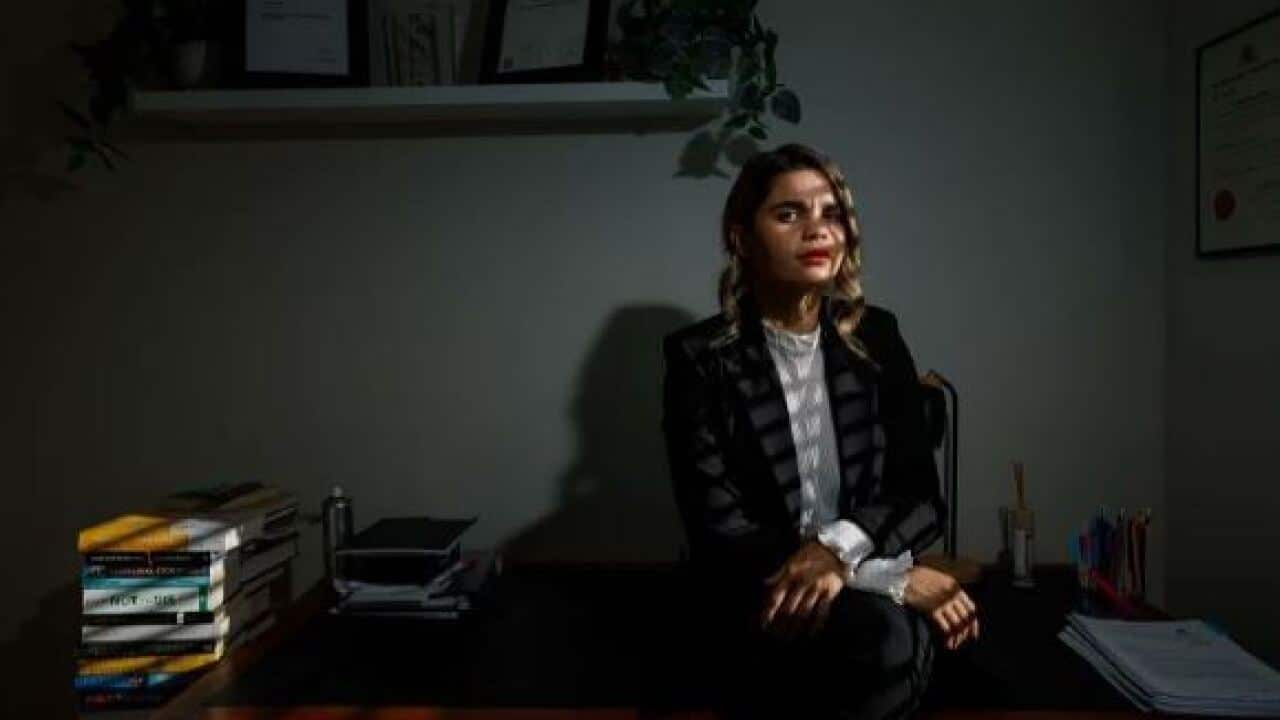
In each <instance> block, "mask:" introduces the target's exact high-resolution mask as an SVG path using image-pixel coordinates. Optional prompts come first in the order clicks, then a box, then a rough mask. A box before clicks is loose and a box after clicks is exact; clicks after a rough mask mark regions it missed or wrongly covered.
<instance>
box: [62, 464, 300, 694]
mask: <svg viewBox="0 0 1280 720" xmlns="http://www.w3.org/2000/svg"><path fill="white" fill-rule="evenodd" d="M297 511H298V502H297V498H296V497H295V496H293V495H292V494H290V493H287V492H284V491H282V490H280V489H278V488H274V487H270V486H265V485H263V484H261V483H242V484H238V485H230V486H227V485H223V486H218V487H215V488H209V489H203V490H195V491H189V492H183V493H178V494H176V495H172V496H169V497H168V498H165V499H164V500H163V501H162V502H161V503H160V504H159V505H158V506H157V507H156V508H153V509H152V510H148V511H147V512H145V513H138V514H129V515H122V516H119V517H116V518H113V519H111V520H108V521H106V522H103V523H99V524H97V525H94V526H92V527H88V528H85V529H84V530H81V531H80V534H79V538H78V543H77V545H78V549H79V552H80V554H81V560H82V564H81V569H80V587H81V598H82V613H81V618H80V644H79V646H78V648H77V653H76V654H77V658H76V675H75V681H74V682H75V689H76V694H77V696H78V698H79V701H80V705H81V707H82V708H84V709H110V708H123V707H146V706H151V705H155V704H158V703H162V702H164V701H165V700H167V699H169V698H170V697H171V696H172V695H173V694H174V693H175V692H177V691H178V690H180V689H181V688H182V687H184V686H186V685H187V684H188V683H190V682H191V681H192V680H194V679H195V678H196V677H198V676H199V675H200V674H202V673H203V672H204V671H206V670H208V669H209V668H210V667H212V666H213V665H214V664H215V663H217V662H218V661H219V660H221V659H222V657H223V656H224V655H225V654H226V653H227V651H229V650H230V649H231V648H233V647H235V646H236V645H237V644H240V643H243V642H245V641H247V640H249V639H251V638H253V637H256V636H257V635H259V634H260V633H262V632H263V631H265V630H266V629H267V628H269V627H270V626H271V625H272V624H274V622H275V618H276V612H277V611H278V609H279V608H281V607H283V606H284V605H285V604H287V603H288V602H289V599H290V595H291V592H292V587H291V582H292V560H293V558H294V557H295V556H296V555H297V554H298V533H297V527H296V520H297Z"/></svg>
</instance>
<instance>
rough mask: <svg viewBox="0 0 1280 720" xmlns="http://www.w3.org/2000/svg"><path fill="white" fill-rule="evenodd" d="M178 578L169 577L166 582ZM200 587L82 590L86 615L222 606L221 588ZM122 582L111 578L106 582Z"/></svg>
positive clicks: (94, 588) (177, 610)
mask: <svg viewBox="0 0 1280 720" xmlns="http://www.w3.org/2000/svg"><path fill="white" fill-rule="evenodd" d="M175 579H178V578H170V579H169V580H167V581H166V583H168V582H171V581H173V580H175ZM191 579H194V580H204V581H205V582H203V583H200V584H182V585H169V584H165V585H156V584H154V583H151V584H150V585H144V586H141V587H138V586H134V587H128V586H116V587H112V586H110V585H108V586H106V587H88V588H85V589H84V590H83V591H81V595H82V604H83V612H84V613H85V614H86V615H120V614H139V613H152V612H174V613H188V612H207V611H209V610H215V609H217V608H218V607H219V606H220V605H222V586H220V585H213V586H210V585H209V583H208V579H207V578H191ZM113 580H114V582H123V581H124V580H126V578H115V579H111V578H108V579H106V580H104V582H112V581H113Z"/></svg>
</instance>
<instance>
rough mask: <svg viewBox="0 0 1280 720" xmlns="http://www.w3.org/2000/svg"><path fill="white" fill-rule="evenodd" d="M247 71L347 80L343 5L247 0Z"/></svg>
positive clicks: (333, 0)
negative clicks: (335, 77)
mask: <svg viewBox="0 0 1280 720" xmlns="http://www.w3.org/2000/svg"><path fill="white" fill-rule="evenodd" d="M244 41H245V47H244V52H245V70H247V71H249V72H281V73H305V74H311V75H347V74H350V72H351V70H350V67H351V63H350V57H349V53H348V46H347V0H246V3H245V28H244Z"/></svg>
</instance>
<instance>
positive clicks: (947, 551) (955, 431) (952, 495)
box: [916, 370, 982, 585]
mask: <svg viewBox="0 0 1280 720" xmlns="http://www.w3.org/2000/svg"><path fill="white" fill-rule="evenodd" d="M920 385H921V387H922V388H923V390H924V418H925V426H926V428H927V432H928V434H929V442H930V444H931V445H932V446H933V448H934V449H935V450H938V449H941V450H942V473H941V477H940V480H941V482H942V499H943V500H945V501H946V504H947V531H946V534H945V535H944V536H943V538H942V548H943V551H942V554H941V555H938V554H935V553H926V554H924V555H921V556H920V557H919V558H917V559H916V562H917V563H918V564H920V565H927V566H929V567H931V568H933V569H935V570H940V571H942V572H945V573H947V574H948V575H951V576H952V577H954V578H955V579H956V580H957V581H959V582H960V584H962V585H971V584H974V583H976V582H978V580H979V579H980V578H981V577H982V565H981V563H979V562H977V561H976V560H974V559H972V558H968V557H964V556H962V555H958V554H957V553H956V534H957V530H958V528H957V527H956V507H957V505H958V503H959V485H958V483H957V474H958V467H959V451H960V442H959V427H960V414H959V396H958V395H957V393H956V389H955V387H954V386H953V385H952V384H951V383H950V382H949V381H948V380H947V379H946V378H944V377H942V375H940V374H938V372H937V371H935V370H930V371H929V372H927V373H925V374H924V375H923V376H922V377H921V378H920Z"/></svg>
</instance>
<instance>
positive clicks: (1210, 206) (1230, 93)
mask: <svg viewBox="0 0 1280 720" xmlns="http://www.w3.org/2000/svg"><path fill="white" fill-rule="evenodd" d="M1276 250H1280V10H1277V11H1275V12H1273V13H1271V14H1269V15H1265V16H1263V17H1261V18H1258V19H1257V20H1254V21H1253V22H1251V23H1249V24H1248V25H1245V26H1243V27H1241V28H1239V29H1237V30H1233V31H1232V32H1230V33H1227V34H1226V35H1223V36H1221V37H1218V38H1215V39H1213V40H1210V41H1209V42H1207V43H1205V44H1203V45H1201V46H1200V47H1198V48H1196V256H1197V257H1214V256H1225V255H1241V254H1253V253H1261V252H1274V251H1276Z"/></svg>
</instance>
